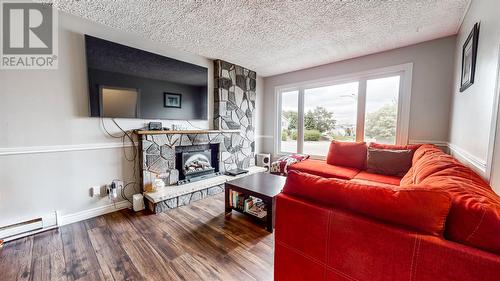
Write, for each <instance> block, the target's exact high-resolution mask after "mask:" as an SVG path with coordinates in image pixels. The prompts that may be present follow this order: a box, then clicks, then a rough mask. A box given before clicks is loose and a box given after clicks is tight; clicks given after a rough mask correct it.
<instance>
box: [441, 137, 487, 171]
mask: <svg viewBox="0 0 500 281" xmlns="http://www.w3.org/2000/svg"><path fill="white" fill-rule="evenodd" d="M448 148H449V149H450V151H451V153H452V154H455V155H456V156H457V157H456V158H458V159H459V160H462V161H465V162H467V163H466V164H469V165H470V166H471V168H473V169H474V170H476V172H478V173H480V174H481V175H482V176H485V175H486V168H487V166H488V164H487V162H486V160H483V159H480V158H478V157H476V156H474V155H472V154H470V153H469V152H467V151H466V150H465V149H463V148H461V147H459V146H457V145H455V144H452V143H448Z"/></svg>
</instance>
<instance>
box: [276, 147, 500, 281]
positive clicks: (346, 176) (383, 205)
mask: <svg viewBox="0 0 500 281" xmlns="http://www.w3.org/2000/svg"><path fill="white" fill-rule="evenodd" d="M338 144H339V143H338V142H337V143H336V144H335V145H334V144H333V143H332V146H331V147H330V151H329V154H328V157H327V161H320V160H312V159H310V160H305V161H303V162H300V163H297V164H294V165H293V166H291V167H290V168H289V171H290V172H289V175H288V178H287V183H286V185H285V187H284V188H283V192H282V193H281V194H280V195H278V197H277V201H276V223H275V224H276V225H275V261H274V263H275V280H287V281H289V280H360V281H361V280H374V281H375V280H384V281H387V280H419V281H435V280H443V281H444V280H450V281H451V280H453V281H471V280H483V281H487V280H491V281H493V280H495V281H498V280H500V197H499V196H498V195H496V194H495V193H494V192H493V191H492V189H491V187H490V186H489V185H488V184H487V183H486V182H485V181H484V180H483V179H482V178H481V177H480V176H478V175H477V174H476V173H474V172H473V171H472V170H471V169H469V168H467V167H466V166H464V165H463V164H461V163H460V162H458V161H457V160H455V159H454V158H453V157H451V156H450V155H447V154H445V153H444V152H442V151H441V150H440V149H438V148H437V147H435V146H433V145H422V146H404V147H397V146H384V145H383V146H380V145H376V144H372V146H373V147H378V148H383V149H410V150H412V151H413V157H412V158H411V167H410V168H409V171H408V172H407V173H406V174H405V175H404V176H403V177H396V176H386V175H383V174H375V173H370V172H367V171H366V170H365V168H366V154H367V152H366V151H367V148H366V147H367V146H366V145H365V144H362V145H358V147H357V148H356V149H352V147H349V145H348V148H346V149H344V148H343V147H342V145H341V146H340V149H339V145H338ZM332 147H334V148H332ZM335 147H336V149H335ZM363 161H364V162H363ZM345 165H348V166H345Z"/></svg>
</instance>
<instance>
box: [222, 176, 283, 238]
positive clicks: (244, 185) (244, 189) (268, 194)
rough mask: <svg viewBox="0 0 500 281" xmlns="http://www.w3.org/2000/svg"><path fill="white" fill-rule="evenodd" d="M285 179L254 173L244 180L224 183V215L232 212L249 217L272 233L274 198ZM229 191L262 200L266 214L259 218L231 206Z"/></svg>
mask: <svg viewBox="0 0 500 281" xmlns="http://www.w3.org/2000/svg"><path fill="white" fill-rule="evenodd" d="M285 180H286V178H285V177H282V176H277V175H272V174H268V173H256V174H252V175H249V176H247V177H244V178H239V179H235V180H232V181H228V182H226V183H225V211H226V214H229V213H231V212H232V211H233V210H235V211H237V212H239V213H242V214H244V215H246V216H248V217H251V218H252V219H253V220H254V221H258V222H263V223H265V225H266V229H267V231H269V232H273V225H274V217H273V216H274V215H273V214H274V211H273V208H274V198H275V196H276V195H278V194H279V193H280V192H281V189H282V188H283V186H284V185H285ZM230 190H233V191H236V192H238V193H241V194H243V196H245V197H246V196H252V197H256V198H259V199H261V200H262V202H263V203H264V205H265V208H266V211H267V214H266V216H264V217H263V218H259V217H257V216H255V215H253V214H250V213H247V212H245V211H244V210H242V209H241V208H238V207H234V206H231V204H230V202H229V200H230Z"/></svg>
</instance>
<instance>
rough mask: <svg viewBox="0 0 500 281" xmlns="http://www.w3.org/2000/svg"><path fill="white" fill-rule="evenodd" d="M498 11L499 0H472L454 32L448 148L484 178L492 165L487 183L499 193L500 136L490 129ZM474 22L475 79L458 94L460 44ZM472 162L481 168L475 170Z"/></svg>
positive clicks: (498, 37)
mask: <svg viewBox="0 0 500 281" xmlns="http://www.w3.org/2000/svg"><path fill="white" fill-rule="evenodd" d="M499 10H500V1H497V0H481V1H472V2H471V6H470V8H469V11H468V12H467V14H466V16H465V18H464V21H463V23H462V26H461V27H460V30H459V32H458V37H457V38H458V39H457V46H456V52H455V64H456V66H455V71H454V78H455V82H454V87H453V105H452V114H451V120H450V144H451V146H452V147H455V151H453V150H452V152H454V153H453V154H454V156H456V157H457V158H459V159H461V160H464V162H467V161H470V160H471V159H472V160H474V161H473V163H469V164H471V167H473V168H475V169H476V170H477V171H478V172H480V173H481V174H482V175H483V176H485V177H486V178H488V177H489V176H490V175H489V173H488V170H489V169H490V167H491V166H492V173H491V184H492V186H493V188H494V189H495V191H496V192H497V193H499V194H500V137H499V136H498V135H499V134H498V132H499V131H498V130H497V137H496V139H495V135H494V130H493V129H494V128H495V127H496V126H497V120H496V119H497V118H496V116H495V114H494V109H495V108H498V101H497V100H495V96H496V95H497V94H498V88H497V79H498V64H499V48H500V17H499V16H498V11H499ZM476 22H480V23H481V27H480V31H479V44H478V53H477V63H476V76H475V81H474V84H473V85H472V86H470V87H469V88H468V89H467V90H465V91H464V92H462V93H460V91H459V87H460V86H459V85H460V75H461V63H462V45H463V43H464V42H465V40H466V39H467V36H468V35H469V33H470V31H471V30H472V27H473V25H474V24H475V23H476ZM493 152H494V153H493ZM464 156H465V157H464ZM492 156H494V157H493V159H492ZM472 164H475V166H477V165H479V166H482V167H480V169H478V168H477V167H475V166H474V165H472Z"/></svg>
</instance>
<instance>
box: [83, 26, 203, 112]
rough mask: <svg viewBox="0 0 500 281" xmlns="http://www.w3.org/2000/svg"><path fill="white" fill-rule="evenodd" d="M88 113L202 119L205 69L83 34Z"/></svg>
mask: <svg viewBox="0 0 500 281" xmlns="http://www.w3.org/2000/svg"><path fill="white" fill-rule="evenodd" d="M85 48H86V55H87V72H88V80H89V94H90V116H92V117H111V118H141V119H171V120H207V118H208V114H207V102H208V85H207V83H208V69H207V68H206V67H202V66H199V65H194V64H190V63H186V62H182V61H178V60H175V59H172V58H168V57H164V56H161V55H158V54H154V53H150V52H146V51H143V50H139V49H135V48H132V47H128V46H124V45H121V44H117V43H113V42H110V41H106V40H103V39H99V38H96V37H92V36H89V35H85Z"/></svg>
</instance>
